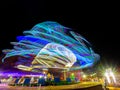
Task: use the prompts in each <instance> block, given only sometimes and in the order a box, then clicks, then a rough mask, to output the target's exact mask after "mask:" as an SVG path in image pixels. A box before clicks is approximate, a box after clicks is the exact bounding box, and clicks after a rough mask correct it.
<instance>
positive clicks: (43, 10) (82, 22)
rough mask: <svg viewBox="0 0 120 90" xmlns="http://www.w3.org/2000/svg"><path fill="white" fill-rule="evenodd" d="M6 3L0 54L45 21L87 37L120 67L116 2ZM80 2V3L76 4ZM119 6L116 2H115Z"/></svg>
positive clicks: (0, 16)
mask: <svg viewBox="0 0 120 90" xmlns="http://www.w3.org/2000/svg"><path fill="white" fill-rule="evenodd" d="M64 1H65V0H63V1H62V0H56V1H52V0H49V1H46V0H14V1H11V0H4V1H3V2H1V3H0V4H1V5H0V23H1V24H0V53H1V54H2V52H1V50H2V49H6V48H12V46H11V45H10V42H11V41H16V36H18V35H23V33H22V32H23V31H24V30H28V29H31V28H32V27H33V26H34V25H35V24H37V23H40V22H43V21H48V20H49V21H50V20H51V21H56V22H58V23H60V24H62V25H64V26H67V27H70V28H73V29H74V30H75V31H76V32H78V33H80V34H81V35H82V36H84V37H85V38H86V39H87V40H88V41H89V42H91V44H92V45H93V49H94V50H95V52H96V53H99V54H100V55H101V57H105V58H107V61H108V62H109V61H110V62H116V63H120V61H119V60H120V53H119V51H120V43H119V41H120V40H119V37H120V33H119V30H120V28H119V26H120V25H119V22H120V20H119V16H120V15H119V10H118V5H117V4H114V3H113V2H87V1H86V2H75V0H71V1H70V0H68V1H69V2H64ZM76 1H79V0H76ZM116 3H117V2H116Z"/></svg>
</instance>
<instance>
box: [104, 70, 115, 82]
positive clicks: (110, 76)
mask: <svg viewBox="0 0 120 90" xmlns="http://www.w3.org/2000/svg"><path fill="white" fill-rule="evenodd" d="M105 76H106V78H107V81H108V83H111V82H112V80H113V81H114V83H116V79H115V76H114V74H113V72H112V70H111V69H107V70H106V73H105Z"/></svg>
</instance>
